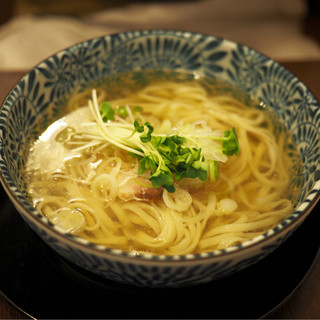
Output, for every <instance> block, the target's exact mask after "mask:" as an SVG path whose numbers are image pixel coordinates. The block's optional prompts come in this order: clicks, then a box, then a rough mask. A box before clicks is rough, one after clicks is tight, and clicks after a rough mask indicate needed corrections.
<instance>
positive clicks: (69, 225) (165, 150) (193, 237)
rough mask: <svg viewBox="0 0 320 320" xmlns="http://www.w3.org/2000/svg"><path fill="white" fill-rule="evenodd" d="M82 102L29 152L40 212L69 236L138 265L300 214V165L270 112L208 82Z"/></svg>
mask: <svg viewBox="0 0 320 320" xmlns="http://www.w3.org/2000/svg"><path fill="white" fill-rule="evenodd" d="M108 88H109V87H108V86H103V85H102V86H99V87H97V88H96V89H88V90H84V91H83V92H77V94H75V95H74V96H72V97H71V99H70V100H69V102H68V108H67V110H68V113H67V114H65V115H64V116H63V117H61V118H60V119H58V120H57V121H56V122H54V123H52V124H51V125H50V126H49V127H48V128H47V129H46V130H45V131H44V132H43V134H42V135H41V136H40V137H39V138H38V139H37V140H36V141H35V142H34V143H33V144H32V146H31V147H30V156H29V159H28V162H27V165H26V170H25V177H26V181H27V193H28V195H29V197H30V201H32V203H33V205H34V207H35V208H36V209H37V210H38V211H39V212H41V213H42V214H43V215H44V216H45V217H47V218H48V219H49V220H50V221H51V222H52V223H54V224H57V225H58V226H59V227H61V228H62V229H63V230H65V231H67V232H70V233H72V234H74V235H77V236H79V237H82V238H85V239H87V240H89V241H91V242H93V243H96V244H101V245H105V246H107V247H109V248H118V249H123V250H125V251H133V252H136V254H139V253H141V252H151V253H154V254H166V255H175V254H188V253H199V252H205V251H212V250H215V249H223V248H226V247H229V246H233V245H237V244H239V243H241V242H244V241H246V240H249V239H252V238H254V237H255V236H258V235H259V234H262V233H264V232H266V231H267V230H268V229H270V228H272V227H274V226H275V225H277V224H278V223H279V222H280V221H281V220H282V219H284V218H286V217H287V216H288V215H290V213H291V212H292V211H293V208H294V203H295V201H296V200H297V199H296V198H297V195H298V194H299V183H297V181H298V179H297V176H296V175H297V168H299V165H300V162H299V156H298V153H297V151H296V150H295V147H294V143H293V141H292V139H291V137H290V135H289V134H288V132H287V131H286V130H285V127H284V126H283V125H282V124H281V123H279V122H276V121H275V120H274V119H273V117H272V113H271V112H269V111H268V110H267V109H268V108H267V107H266V106H264V105H263V104H260V103H258V102H257V101H255V100H253V99H250V97H248V95H245V94H243V93H240V92H239V91H237V90H234V89H232V88H230V87H226V86H225V87H224V86H223V85H221V84H217V83H210V81H202V82H201V81H199V80H195V79H193V80H187V79H186V80H183V81H171V80H170V79H169V80H161V81H154V82H151V83H148V84H146V85H141V86H138V87H136V86H133V87H130V86H125V87H124V88H123V89H121V88H120V89H119V88H118V89H117V92H115V91H113V92H112V91H110V89H108Z"/></svg>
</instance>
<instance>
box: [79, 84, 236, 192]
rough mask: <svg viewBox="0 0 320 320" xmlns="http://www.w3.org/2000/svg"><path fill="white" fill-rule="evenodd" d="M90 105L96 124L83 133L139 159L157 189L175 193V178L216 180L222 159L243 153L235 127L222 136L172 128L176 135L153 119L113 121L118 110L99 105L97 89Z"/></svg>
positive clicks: (193, 129)
mask: <svg viewBox="0 0 320 320" xmlns="http://www.w3.org/2000/svg"><path fill="white" fill-rule="evenodd" d="M89 105H90V109H91V112H92V114H93V116H94V118H95V120H96V123H87V124H83V128H82V129H83V132H84V133H85V134H87V135H88V137H91V138H92V137H94V138H95V139H96V140H97V144H98V143H102V142H103V141H108V142H110V143H112V144H114V145H115V146H118V147H119V148H122V149H124V150H127V151H129V153H130V154H131V155H132V156H134V157H136V158H138V159H139V170H138V174H143V173H145V172H146V171H150V178H149V179H150V181H151V182H152V186H153V187H154V188H159V187H164V188H165V189H166V190H167V191H168V192H174V191H175V188H174V180H181V179H183V178H193V179H194V178H199V179H200V180H202V181H206V180H207V179H208V178H210V180H211V181H213V182H214V181H215V180H216V179H217V177H218V161H222V162H224V161H226V160H227V156H231V155H238V153H239V142H238V138H237V134H236V131H235V129H234V128H232V130H231V131H225V132H224V133H223V134H221V135H219V134H217V133H214V132H213V131H212V130H211V129H210V128H205V130H201V129H198V128H196V127H195V126H192V125H186V126H183V127H178V128H174V130H173V128H171V129H172V130H171V133H172V134H171V133H168V134H159V133H155V130H154V127H153V126H152V125H151V124H150V123H149V122H144V124H140V123H139V121H138V120H133V123H132V122H130V121H128V123H122V122H116V121H113V120H114V117H115V113H116V110H114V109H113V108H112V106H111V105H110V103H108V102H103V103H102V104H101V105H100V106H99V105H98V102H97V98H96V93H95V90H94V91H93V100H92V102H91V101H90V103H89ZM118 109H119V108H118ZM136 111H138V110H137V109H136ZM138 112H141V107H139V111H138ZM121 114H122V115H123V116H124V117H127V116H128V114H127V113H122V112H121ZM126 114H127V115H126Z"/></svg>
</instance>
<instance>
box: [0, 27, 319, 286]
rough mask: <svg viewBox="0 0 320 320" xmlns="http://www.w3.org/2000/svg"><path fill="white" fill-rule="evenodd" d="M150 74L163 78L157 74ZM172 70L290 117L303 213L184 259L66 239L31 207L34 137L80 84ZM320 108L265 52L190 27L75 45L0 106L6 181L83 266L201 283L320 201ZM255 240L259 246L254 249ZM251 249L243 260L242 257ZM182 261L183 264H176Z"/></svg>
mask: <svg viewBox="0 0 320 320" xmlns="http://www.w3.org/2000/svg"><path fill="white" fill-rule="evenodd" d="M145 70H153V71H154V72H153V73H152V74H151V75H150V76H149V78H148V77H146V76H145V73H144V71H145ZM163 70H169V71H172V72H180V71H183V72H185V73H187V74H190V75H193V76H194V75H197V76H198V77H200V78H201V76H206V77H209V79H212V80H215V79H218V80H221V81H223V82H227V83H229V84H231V85H233V86H236V87H238V88H240V89H241V90H243V91H246V92H248V93H249V95H253V96H254V97H256V98H257V99H258V100H260V101H261V102H263V103H264V104H265V105H267V106H269V107H270V108H271V109H272V110H273V112H274V115H275V116H276V117H279V118H281V119H282V120H283V121H284V123H285V125H286V126H287V127H288V129H289V130H290V132H291V133H292V134H293V137H294V140H295V142H296V144H297V146H298V149H299V151H300V154H301V159H302V163H303V168H302V172H301V174H300V173H299V177H297V179H298V180H299V181H298V183H300V182H301V181H302V193H301V196H300V199H299V203H298V205H297V209H296V211H295V212H294V213H293V214H292V215H291V216H290V217H289V218H287V219H286V220H284V221H283V222H282V223H280V224H279V225H278V226H277V227H275V228H274V229H273V230H271V231H268V232H267V233H266V234H265V235H263V236H260V237H259V238H258V239H254V240H252V241H249V242H247V243H244V244H241V245H239V246H236V247H232V248H229V249H225V250H218V251H214V252H209V253H205V254H199V255H188V256H181V257H161V256H154V255H151V256H147V255H146V256H144V255H142V256H139V257H136V258H134V259H133V257H132V256H130V254H129V253H125V252H119V251H117V250H110V249H108V248H101V247H99V246H95V245H93V244H91V243H88V242H86V241H83V240H81V239H78V238H76V237H73V236H70V235H62V234H61V230H57V229H56V227H55V226H52V225H51V224H50V223H49V222H48V221H47V220H46V219H45V218H43V217H42V216H41V215H40V214H39V213H37V212H36V211H35V210H34V208H33V207H32V206H31V205H30V204H29V203H28V200H27V199H26V197H25V195H24V192H23V186H22V177H21V168H22V167H23V164H24V163H25V160H26V157H27V152H26V150H27V145H28V139H29V138H31V137H32V136H33V135H37V134H38V133H39V132H40V131H41V130H42V129H43V127H45V126H46V125H47V124H48V123H49V122H50V121H51V119H53V118H54V117H55V116H56V115H57V114H58V113H59V110H60V109H61V108H63V106H64V105H65V103H66V101H67V100H68V97H69V96H70V94H72V92H73V91H74V90H76V89H78V88H86V87H87V86H90V85H91V84H92V83H99V82H101V81H104V79H105V78H106V77H107V76H112V77H113V79H116V80H117V81H118V82H119V83H121V82H122V81H123V80H124V79H123V78H122V74H124V73H125V72H133V76H132V80H133V81H136V83H137V84H143V83H146V82H148V81H150V79H151V78H157V77H163V76H164V73H163V72H162V71H163ZM319 126H320V107H319V103H318V102H317V101H316V99H315V97H314V96H313V95H312V93H311V92H310V91H309V90H308V89H307V88H306V86H305V85H304V84H303V83H301V82H300V81H299V79H297V78H296V77H295V76H294V75H293V74H291V73H290V72H289V71H288V70H286V69H285V68H283V67H282V66H281V65H279V64H278V63H276V62H274V61H272V60H271V59H269V58H268V57H266V56H264V55H263V54H261V53H259V52H257V51H255V50H253V49H251V48H248V47H246V46H243V45H240V44H236V43H233V42H231V41H228V40H225V39H220V38H217V37H213V36H209V35H203V34H199V33H191V32H182V31H170V30H168V31H161V30H152V31H148V30H146V31H132V32H126V33H120V34H114V35H110V36H106V37H100V38H97V39H92V40H89V41H85V42H83V43H79V44H76V45H74V46H72V47H70V48H67V49H65V50H63V51H61V52H59V53H57V54H55V55H53V56H52V57H50V58H48V59H46V60H45V61H43V62H42V63H40V64H39V65H38V66H37V67H35V68H34V69H33V70H31V71H30V72H29V73H28V74H26V75H25V76H24V77H23V78H22V79H21V81H20V82H19V83H18V84H17V85H16V86H15V87H14V88H13V90H12V91H11V92H10V94H9V95H8V97H7V99H6V101H5V102H4V104H3V106H2V108H1V110H0V177H1V179H2V180H3V181H4V182H5V183H4V185H5V186H6V191H7V192H8V193H9V194H10V195H11V196H12V198H14V199H15V204H16V206H17V208H18V210H19V212H20V213H21V215H22V217H23V218H24V219H25V220H26V221H27V222H28V223H29V225H30V226H31V228H32V229H34V230H35V231H36V232H37V233H38V234H39V235H40V237H41V238H43V239H44V240H45V241H46V242H47V243H48V245H50V246H51V247H52V248H54V249H55V250H56V251H57V252H59V253H60V254H61V255H63V256H64V257H65V258H67V259H69V260H71V261H73V262H74V263H76V264H78V265H79V266H81V267H83V268H85V269H88V270H90V271H92V272H96V273H98V274H100V275H102V276H105V277H107V278H110V279H113V280H117V281H122V282H126V283H131V284H135V285H142V286H180V285H192V284H197V283H201V282H205V281H210V280H213V279H217V278H219V277H222V276H226V275H227V274H230V273H231V272H235V271H237V270H240V269H242V268H244V267H246V266H249V265H251V264H252V263H255V262H256V261H258V260H259V259H262V258H263V257H264V256H265V255H267V254H268V253H269V252H271V251H272V250H274V249H275V248H276V247H277V246H279V245H280V244H281V243H282V242H283V241H284V240H285V239H286V238H287V237H288V236H289V235H290V234H291V233H292V232H293V231H294V230H295V228H297V226H298V225H299V224H300V223H301V222H302V221H303V218H304V217H305V216H306V215H307V213H308V212H310V210H311V207H312V203H313V202H315V201H317V200H318V198H319V186H320V164H319V156H320V136H319ZM253 244H254V245H253ZM242 250H243V255H240V252H242ZM177 261H178V263H176V262H177Z"/></svg>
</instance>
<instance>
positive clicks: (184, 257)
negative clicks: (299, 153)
mask: <svg viewBox="0 0 320 320" xmlns="http://www.w3.org/2000/svg"><path fill="white" fill-rule="evenodd" d="M130 33H138V34H139V35H140V36H142V35H143V36H146V35H147V36H154V35H160V36H161V35H177V34H179V35H180V36H184V37H185V36H187V35H201V36H203V37H212V38H214V39H220V40H224V41H226V42H228V43H231V44H237V45H240V46H241V47H243V48H247V49H250V50H252V51H253V52H255V53H257V54H258V55H261V56H263V57H266V58H267V60H268V61H271V62H272V63H274V64H275V65H276V67H277V68H283V69H284V70H286V71H287V72H288V73H289V74H291V75H292V76H293V77H294V78H295V79H296V80H298V82H299V83H300V84H302V85H303V86H304V88H305V89H306V91H307V92H308V93H310V94H311V96H312V98H313V99H314V100H315V101H316V103H317V107H319V106H320V104H319V102H318V100H317V98H316V97H315V96H314V94H313V93H312V92H311V91H310V89H309V88H308V87H307V86H306V85H305V84H304V83H303V81H301V80H300V79H299V77H297V76H296V75H295V74H294V73H292V72H291V71H290V70H288V69H287V68H285V67H284V66H283V65H282V64H280V63H279V62H277V61H275V60H274V59H272V58H270V57H268V56H267V55H265V54H263V53H261V52H259V51H258V50H256V49H254V48H252V47H249V46H247V45H244V44H241V43H239V42H236V41H233V40H229V39H227V38H223V37H217V36H214V35H211V34H205V33H199V32H192V31H183V30H172V29H170V30H169V29H168V30H165V29H141V30H132V31H123V32H115V33H110V34H108V35H104V36H99V37H94V38H91V39H87V40H84V41H79V42H76V43H74V44H72V45H70V46H67V47H65V48H64V49H60V50H57V51H56V52H55V53H53V54H51V55H50V56H48V57H47V58H45V59H43V60H42V61H40V62H39V63H37V64H36V65H35V66H33V67H32V68H31V69H30V70H29V71H27V72H26V73H25V74H24V75H23V76H22V77H21V78H20V79H19V81H17V82H16V84H15V85H13V86H12V88H11V90H10V91H9V92H8V94H7V95H6V97H5V98H4V100H3V102H2V103H1V106H0V113H2V111H3V108H4V105H5V104H6V102H7V100H8V99H9V98H10V96H11V94H12V93H13V91H14V89H15V88H17V87H18V86H19V83H20V82H21V81H22V80H24V79H27V78H28V76H29V74H30V72H31V71H32V70H34V69H35V68H37V67H38V66H40V65H41V64H42V63H44V62H45V61H47V60H48V59H50V58H52V57H54V56H56V55H59V54H61V53H63V52H64V51H66V50H69V49H72V48H73V47H78V46H84V45H86V44H87V43H88V42H89V41H92V40H98V39H102V38H110V37H112V36H114V35H126V34H130ZM0 147H1V145H0ZM0 182H1V184H2V186H3V188H4V190H5V191H6V193H7V195H8V196H9V199H10V201H11V203H12V204H13V205H14V206H15V208H16V209H17V211H18V212H19V213H20V214H21V213H23V215H24V216H26V217H30V218H31V220H32V221H33V222H36V223H40V224H41V226H42V227H44V229H45V230H46V232H49V233H54V235H55V236H58V237H59V238H60V239H61V240H62V242H65V241H68V242H70V243H71V244H76V245H77V246H80V247H84V248H85V249H86V250H90V251H91V250H93V251H94V252H97V253H99V254H101V255H102V256H114V257H118V258H120V257H121V258H128V259H132V260H134V261H138V260H139V261H156V262H178V261H180V262H181V261H184V262H187V261H198V260H201V261H205V260H208V259H209V260H211V259H216V258H219V257H225V256H230V255H235V254H238V253H239V252H244V251H248V250H251V249H252V248H253V247H254V246H255V245H257V244H260V245H263V243H265V242H267V241H269V240H270V239H273V238H275V237H279V236H281V234H283V233H284V231H286V230H287V229H290V228H294V227H295V226H297V225H299V224H300V223H302V222H303V221H304V219H305V218H306V217H307V216H308V215H309V214H310V213H311V211H312V209H313V208H314V207H315V205H316V204H317V202H318V201H319V199H320V179H319V180H317V181H316V183H315V185H314V187H313V188H312V189H311V190H310V191H309V192H308V194H307V195H306V198H305V200H304V201H303V202H302V203H301V204H300V205H299V207H298V208H295V209H294V211H293V212H292V213H291V214H290V216H288V217H287V218H286V219H284V220H283V221H281V222H279V223H278V224H277V225H276V226H275V227H273V228H272V229H269V230H268V231H267V232H265V233H263V234H261V235H258V236H256V237H254V238H252V239H250V240H246V241H244V242H242V243H240V244H238V245H233V246H230V247H228V248H225V249H216V250H212V251H208V252H201V253H191V254H181V255H164V254H159V255H158V254H153V253H142V254H136V253H132V252H127V251H124V250H121V249H111V248H108V247H107V246H105V245H99V244H95V243H92V242H90V241H89V240H86V239H83V238H80V237H78V236H75V235H72V234H70V233H67V232H65V231H64V230H62V229H61V228H59V227H58V226H56V225H53V224H52V223H51V222H50V221H49V220H48V219H47V218H46V217H44V216H42V215H41V214H40V213H39V212H38V211H37V210H36V209H35V208H33V207H32V206H31V204H29V203H28V202H27V200H26V199H24V200H25V201H22V199H21V197H19V196H18V195H22V194H21V193H20V192H19V191H18V190H17V188H16V187H13V186H10V183H9V182H8V180H7V178H6V176H5V174H4V172H3V170H2V167H1V166H0ZM16 192H17V193H18V195H17V193H16ZM309 197H312V198H311V200H310V199H308V198H309ZM300 207H304V208H303V209H299V208H300Z"/></svg>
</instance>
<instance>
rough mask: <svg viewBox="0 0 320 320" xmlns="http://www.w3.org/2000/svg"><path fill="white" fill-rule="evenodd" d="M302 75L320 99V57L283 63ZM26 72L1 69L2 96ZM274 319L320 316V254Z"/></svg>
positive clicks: (13, 311) (8, 309)
mask: <svg viewBox="0 0 320 320" xmlns="http://www.w3.org/2000/svg"><path fill="white" fill-rule="evenodd" d="M282 64H283V65H284V66H285V67H287V68H288V69H289V70H290V71H292V72H293V73H294V74H295V75H296V76H298V77H299V78H300V79H301V80H302V81H303V82H304V83H305V84H306V85H307V86H308V87H309V89H310V90H311V91H312V92H313V94H314V95H315V96H316V97H317V98H318V100H320V60H319V61H307V62H284V63H282ZM24 73H25V72H22V71H21V72H18V71H15V72H0V100H1V101H2V100H3V99H4V97H5V96H6V94H7V93H8V92H9V90H10V88H11V87H12V86H13V85H14V84H15V83H16V82H17V81H18V80H19V78H20V77H21V76H22V75H23V74H24ZM319 232H320V231H319ZM24 318H26V316H25V315H24V314H22V313H21V312H20V311H19V310H18V309H17V308H15V307H14V306H12V305H11V304H9V303H8V302H7V301H6V300H5V299H4V298H2V297H1V296H0V319H24ZM270 318H273V319H320V258H318V259H317V260H316V261H315V263H314V265H313V266H312V270H311V272H310V274H309V276H308V277H307V279H306V280H305V281H304V282H303V283H302V284H301V286H300V287H299V288H298V290H296V291H295V292H294V294H293V295H292V296H291V297H290V299H289V300H288V301H287V302H285V303H284V304H283V305H282V306H281V307H280V308H279V309H278V310H276V311H275V312H274V313H273V314H272V315H271V316H270Z"/></svg>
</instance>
